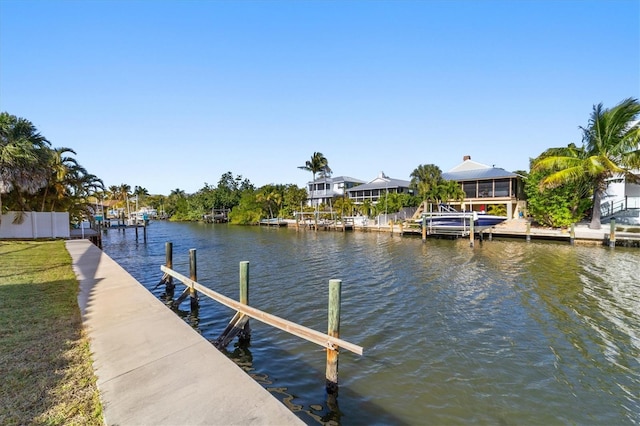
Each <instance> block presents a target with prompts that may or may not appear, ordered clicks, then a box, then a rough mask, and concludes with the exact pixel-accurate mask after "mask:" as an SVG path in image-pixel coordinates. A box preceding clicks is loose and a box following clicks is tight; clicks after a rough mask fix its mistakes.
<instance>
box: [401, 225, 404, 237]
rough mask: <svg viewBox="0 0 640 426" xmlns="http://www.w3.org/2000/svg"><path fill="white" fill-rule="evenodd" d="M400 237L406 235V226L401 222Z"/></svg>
mask: <svg viewBox="0 0 640 426" xmlns="http://www.w3.org/2000/svg"><path fill="white" fill-rule="evenodd" d="M400 235H401V236H402V235H404V224H403V223H402V222H400Z"/></svg>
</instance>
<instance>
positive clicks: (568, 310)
mask: <svg viewBox="0 0 640 426" xmlns="http://www.w3.org/2000/svg"><path fill="white" fill-rule="evenodd" d="M167 241H171V242H172V243H173V247H174V255H173V256H174V269H176V270H177V271H179V272H181V273H183V274H184V275H188V274H189V273H188V271H189V256H188V252H189V249H190V248H196V249H197V260H198V281H199V282H201V283H202V284H204V285H206V286H208V287H211V288H212V289H214V290H216V291H218V292H221V293H223V294H225V295H227V296H229V297H232V298H234V299H236V300H237V298H238V264H239V262H240V261H244V260H248V261H249V262H250V304H251V305H253V306H255V307H258V308H260V309H262V310H265V311H267V312H270V313H272V314H274V315H278V316H280V317H283V318H286V319H288V320H291V321H294V322H297V323H300V324H303V325H305V326H307V327H310V328H313V329H315V330H318V331H322V332H326V327H327V298H328V282H329V279H332V278H338V279H342V281H343V283H342V317H341V337H342V338H344V339H345V340H347V341H350V342H353V343H355V344H358V345H360V346H363V347H364V349H365V354H364V356H362V357H360V356H357V355H354V354H352V353H350V352H347V351H344V352H342V353H341V354H340V366H339V380H340V393H339V396H338V398H337V401H331V400H327V396H326V394H325V391H324V367H325V352H324V351H323V350H322V348H320V347H319V346H316V345H314V344H311V343H307V342H305V341H304V340H301V339H299V338H297V337H294V336H290V335H288V334H286V333H283V332H280V331H278V330H276V329H273V328H271V327H269V326H265V325H263V324H261V323H259V322H257V321H255V320H252V330H253V335H252V341H251V346H250V347H249V348H248V350H243V349H240V348H237V347H234V344H233V343H232V344H231V345H229V347H228V351H229V356H231V357H232V358H234V359H235V360H236V362H237V363H238V364H240V365H241V366H243V368H245V370H246V371H247V372H248V373H249V374H251V375H252V377H254V378H255V380H257V381H258V382H259V383H261V384H262V385H263V386H264V387H265V388H267V389H268V390H269V391H270V392H272V393H273V394H274V395H275V396H276V397H278V398H279V399H280V400H282V401H283V402H284V403H285V404H287V405H288V406H289V407H290V409H291V410H292V411H294V412H295V413H296V414H297V415H298V416H299V417H300V418H301V419H302V420H303V421H304V422H306V423H308V424H322V423H325V424H342V425H359V424H367V425H371V424H394V425H402V424H407V425H416V424H468V423H479V424H504V425H510V424H514V425H515V424H545V425H546V424H638V423H640V396H639V395H640V278H639V276H640V250H638V249H624V248H620V247H617V248H615V249H613V250H611V249H609V248H605V247H583V246H576V247H571V246H569V245H564V244H554V243H548V242H545V243H540V242H535V241H534V242H531V243H526V242H524V241H496V240H494V241H491V242H488V241H486V242H484V244H482V245H480V244H476V247H475V248H473V249H471V248H470V247H469V243H468V241H467V240H454V241H451V240H428V241H427V242H426V243H422V241H421V240H420V238H419V237H417V238H416V237H398V236H394V237H391V236H389V234H378V233H362V232H351V233H346V234H345V233H341V232H318V233H314V232H310V231H302V232H296V231H295V230H294V229H270V228H258V227H235V226H229V225H210V224H209V225H207V224H181V223H167V222H160V221H158V222H153V223H152V224H151V226H150V227H149V229H148V240H147V242H146V243H144V242H143V241H142V233H140V239H139V240H138V242H136V239H135V234H134V232H133V230H128V231H127V232H126V233H122V232H118V231H114V230H110V231H109V232H108V234H107V235H105V237H104V251H105V252H106V253H107V254H109V256H111V257H112V258H113V259H114V260H116V261H117V262H118V263H120V264H121V265H122V266H123V267H124V268H125V269H126V270H128V271H129V272H130V273H131V274H132V275H133V276H134V277H135V278H137V279H138V280H139V281H140V282H142V283H143V284H144V285H145V286H146V287H147V288H149V289H150V290H152V291H153V293H154V294H156V295H157V296H158V297H161V293H162V292H163V287H164V286H161V287H160V288H157V289H155V290H153V288H154V286H155V285H156V284H157V283H158V281H159V280H160V277H161V275H162V274H161V272H160V265H161V264H163V263H164V250H165V246H164V243H165V242H167ZM182 288H183V287H182V286H181V285H178V286H176V296H177V295H178V294H179V292H180V291H182ZM188 305H189V302H188V301H187V302H185V303H184V304H183V305H182V308H183V309H188ZM181 314H182V315H183V316H185V319H186V320H187V321H190V322H191V323H192V325H193V326H194V327H196V328H197V329H198V330H199V331H200V332H201V333H202V335H204V336H205V337H206V338H208V339H210V340H215V339H216V338H217V337H218V336H219V334H220V333H221V332H222V330H223V329H224V327H225V326H226V324H227V323H228V321H229V320H230V319H231V316H232V314H233V312H232V311H230V310H229V309H228V308H226V307H223V306H221V305H218V304H217V303H215V302H212V301H210V300H209V299H207V298H206V297H202V298H201V308H200V312H199V316H198V318H191V317H190V315H189V313H188V312H186V311H185V312H181ZM176 368H179V367H178V366H176Z"/></svg>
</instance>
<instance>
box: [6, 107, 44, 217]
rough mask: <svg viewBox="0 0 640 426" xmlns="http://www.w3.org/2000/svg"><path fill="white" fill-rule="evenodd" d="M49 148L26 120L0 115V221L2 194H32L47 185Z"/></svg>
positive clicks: (42, 137)
mask: <svg viewBox="0 0 640 426" xmlns="http://www.w3.org/2000/svg"><path fill="white" fill-rule="evenodd" d="M49 145H50V143H49V141H48V140H47V139H46V138H45V137H44V136H42V135H40V133H38V131H37V129H36V127H35V126H34V125H33V124H32V123H31V122H30V121H29V120H26V119H24V118H18V117H16V116H15V115H10V114H9V113H7V112H3V113H0V220H1V216H2V215H1V213H2V194H8V193H9V192H11V191H12V190H15V191H17V192H18V193H20V192H27V193H29V194H35V193H36V192H37V191H38V190H39V189H40V188H42V187H43V186H45V185H46V184H47V179H48V177H49V169H48V168H47V164H48V161H49V157H50V155H51V150H50V149H49ZM21 199H22V197H18V200H21Z"/></svg>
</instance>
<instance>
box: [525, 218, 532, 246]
mask: <svg viewBox="0 0 640 426" xmlns="http://www.w3.org/2000/svg"><path fill="white" fill-rule="evenodd" d="M526 240H527V242H529V241H531V222H530V221H527V233H526Z"/></svg>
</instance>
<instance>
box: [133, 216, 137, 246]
mask: <svg viewBox="0 0 640 426" xmlns="http://www.w3.org/2000/svg"><path fill="white" fill-rule="evenodd" d="M133 227H134V228H135V229H136V241H138V220H137V219H136V221H135V222H134V223H133Z"/></svg>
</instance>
